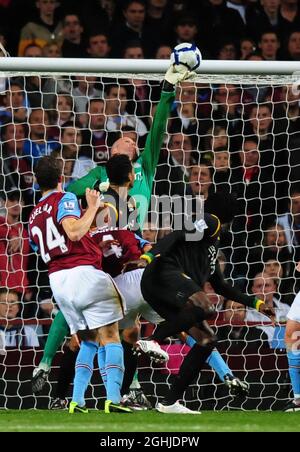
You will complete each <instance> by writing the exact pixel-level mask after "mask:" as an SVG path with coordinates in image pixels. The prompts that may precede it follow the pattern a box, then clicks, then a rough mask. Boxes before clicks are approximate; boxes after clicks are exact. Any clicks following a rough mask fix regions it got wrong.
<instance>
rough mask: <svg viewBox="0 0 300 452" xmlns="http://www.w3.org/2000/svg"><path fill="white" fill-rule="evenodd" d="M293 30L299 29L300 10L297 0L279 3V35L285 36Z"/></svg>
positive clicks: (285, 0) (283, 0)
mask: <svg viewBox="0 0 300 452" xmlns="http://www.w3.org/2000/svg"><path fill="white" fill-rule="evenodd" d="M295 29H298V30H299V29H300V9H299V4H298V1H297V0H281V2H280V34H281V36H287V35H288V34H289V33H291V32H292V31H293V30H295Z"/></svg>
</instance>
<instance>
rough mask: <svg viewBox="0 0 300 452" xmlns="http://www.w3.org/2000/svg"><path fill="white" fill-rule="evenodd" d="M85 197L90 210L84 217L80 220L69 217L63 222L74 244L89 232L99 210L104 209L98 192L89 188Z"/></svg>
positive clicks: (87, 210)
mask: <svg viewBox="0 0 300 452" xmlns="http://www.w3.org/2000/svg"><path fill="white" fill-rule="evenodd" d="M85 196H86V200H87V205H88V208H87V209H86V211H85V213H84V215H83V216H82V217H81V218H79V219H77V218H72V217H67V218H65V219H63V220H62V226H63V228H64V230H65V232H66V234H67V236H68V238H69V239H70V240H71V241H72V242H77V241H78V240H80V239H81V238H82V237H83V236H84V235H85V234H86V233H87V232H88V230H89V229H90V227H91V224H92V222H93V220H94V218H95V215H96V213H97V211H98V209H99V208H101V207H104V204H103V203H102V202H101V201H100V194H99V192H97V191H96V190H90V189H89V188H87V189H86V192H85Z"/></svg>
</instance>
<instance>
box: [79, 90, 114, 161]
mask: <svg viewBox="0 0 300 452" xmlns="http://www.w3.org/2000/svg"><path fill="white" fill-rule="evenodd" d="M87 117H88V122H87V132H88V133H86V135H85V138H84V139H85V142H84V144H85V145H86V146H91V147H92V150H93V160H94V162H96V163H104V162H106V161H107V160H108V158H109V153H108V143H107V140H108V133H107V131H106V129H105V121H106V117H105V115H104V100H103V99H89V101H88V103H87Z"/></svg>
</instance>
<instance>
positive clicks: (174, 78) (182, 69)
mask: <svg viewBox="0 0 300 452" xmlns="http://www.w3.org/2000/svg"><path fill="white" fill-rule="evenodd" d="M194 75H195V72H192V71H189V70H188V69H187V67H186V66H184V65H183V64H178V65H176V69H175V67H174V65H173V64H172V65H171V66H170V67H169V69H168V70H167V72H166V75H165V80H166V81H167V82H168V83H170V84H171V85H176V84H177V83H180V82H183V81H184V80H187V79H188V78H191V77H193V76H194Z"/></svg>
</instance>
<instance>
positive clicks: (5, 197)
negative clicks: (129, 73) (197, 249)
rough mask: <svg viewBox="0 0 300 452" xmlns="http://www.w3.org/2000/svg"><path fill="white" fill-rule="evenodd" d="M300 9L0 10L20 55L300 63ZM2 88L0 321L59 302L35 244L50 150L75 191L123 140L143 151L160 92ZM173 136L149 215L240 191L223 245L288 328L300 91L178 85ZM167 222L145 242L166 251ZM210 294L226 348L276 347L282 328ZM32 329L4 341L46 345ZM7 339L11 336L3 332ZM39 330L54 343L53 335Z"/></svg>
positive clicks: (153, 86)
mask: <svg viewBox="0 0 300 452" xmlns="http://www.w3.org/2000/svg"><path fill="white" fill-rule="evenodd" d="M25 3H26V5H25ZM29 3H30V5H29V6H28V4H29ZM299 8H300V6H299V2H298V1H297V0H281V1H280V0H260V1H251V0H249V1H245V0H232V1H227V2H225V1H223V0H205V1H204V0H200V1H199V0H195V1H193V0H186V1H183V0H182V1H180V0H174V1H168V0H147V1H142V0H129V1H122V0H119V1H118V0H115V1H114V0H111V1H110V0H102V1H101V0H86V1H85V2H84V4H83V2H81V1H74V0H73V1H72V0H61V1H55V0H37V1H35V2H33V1H32V2H23V1H21V0H5V1H0V42H1V43H2V45H3V46H4V48H5V49H6V50H7V51H8V52H9V54H10V55H11V56H26V57H34V58H40V57H61V58H69V57H75V58H124V59H126V58H165V59H168V58H169V57H170V54H171V51H172V48H173V47H174V46H175V45H176V44H178V43H181V42H191V43H195V44H196V45H197V46H198V47H199V48H200V50H201V52H202V55H203V57H204V58H205V59H207V58H209V59H220V60H226V59H227V60H230V59H241V60H245V59H248V60H291V61H292V60H296V61H297V60H299V59H300V9H299ZM12 25H13V26H12ZM153 30H155V33H153ZM216 37H218V39H216ZM3 56H4V55H3ZM125 64H126V63H125ZM0 83H1V92H0V140H1V143H0V144H1V149H0V154H1V171H0V196H1V199H2V206H1V216H0V270H1V279H0V285H1V289H0V296H2V295H3V294H2V291H3V290H4V289H6V288H7V289H8V290H9V294H10V297H9V301H7V312H5V309H4V311H3V310H2V309H1V310H0V318H2V319H6V318H10V319H11V318H12V316H11V310H10V309H9V307H8V305H9V304H10V303H11V300H13V301H12V302H14V303H17V307H18V309H17V310H16V311H15V317H16V318H17V317H18V316H19V317H21V318H25V319H28V318H31V319H32V318H51V316H54V315H55V314H56V312H57V307H56V306H55V300H53V298H52V294H51V291H50V288H49V281H48V276H47V271H46V267H45V265H44V264H43V263H42V261H41V259H40V258H37V256H36V255H35V254H34V253H33V252H32V251H31V250H30V246H29V238H28V219H29V214H30V212H31V210H32V208H33V206H34V205H35V204H36V202H37V201H38V200H39V197H40V193H39V190H38V188H37V186H36V185H35V183H34V179H33V174H34V168H35V165H36V163H37V162H38V160H39V158H40V157H42V156H44V155H50V154H51V155H53V156H55V157H56V158H57V159H59V160H60V162H61V164H62V167H63V174H64V187H65V189H66V190H69V189H70V188H71V191H72V186H73V187H74V184H76V182H77V181H78V180H79V179H81V178H82V177H84V176H87V175H88V174H89V172H90V171H91V170H93V169H94V168H96V167H97V166H99V165H100V166H105V165H106V162H107V160H108V159H109V158H110V156H111V148H112V145H113V144H114V143H115V142H116V141H117V140H118V139H119V138H121V137H123V138H130V139H132V140H133V141H134V142H135V143H136V144H137V146H138V148H139V149H141V154H142V153H143V148H144V146H145V142H146V137H147V135H148V132H149V130H150V128H151V125H152V123H153V116H154V114H155V111H156V108H157V105H158V101H159V95H160V84H159V82H155V81H147V80H137V79H130V80H124V79H113V78H110V79H108V78H104V77H101V76H98V77H97V76H60V77H58V76H56V77H50V76H26V77H11V78H2V79H1V81H0ZM165 132H166V133H165V137H164V140H163V146H162V150H161V152H160V157H159V163H158V165H157V169H156V173H155V179H154V184H153V191H152V199H153V202H152V203H151V206H152V207H151V208H154V209H155V206H156V203H155V200H156V201H157V199H158V198H159V197H160V198H161V197H164V196H172V197H173V198H174V199H176V198H182V197H186V196H188V195H190V196H191V197H193V198H194V199H197V198H199V196H200V195H202V196H203V197H204V199H207V198H208V196H209V194H210V193H214V192H218V191H221V192H229V193H232V194H234V195H235V197H236V198H237V200H238V205H239V212H238V214H237V215H236V217H235V218H234V220H233V222H232V224H230V225H226V226H225V227H224V228H223V230H222V234H221V240H220V249H221V252H222V253H221V258H222V260H223V272H224V275H225V277H226V278H229V279H231V280H233V281H234V283H235V284H236V285H237V286H239V287H240V288H241V290H243V291H245V292H248V293H249V294H256V295H257V296H259V297H260V298H261V299H263V300H264V301H265V302H266V303H267V304H269V306H272V307H274V308H275V311H276V320H277V321H278V322H284V321H286V314H287V311H288V307H289V305H290V304H291V302H292V301H293V298H294V296H295V294H296V293H297V292H298V290H299V287H300V286H299V276H298V277H297V273H296V271H295V263H296V262H298V261H299V260H300V185H299V184H300V183H299V180H300V177H299V176H300V157H299V152H300V151H299V148H300V93H299V92H295V90H294V89H293V87H292V86H291V85H288V86H283V85H282V84H278V85H276V86H272V87H269V86H266V85H254V84H253V85H241V84H229V83H226V84H225V83H224V84H201V83H195V82H192V81H185V82H182V83H181V84H180V86H178V87H177V88H176V98H175V101H174V103H173V105H172V108H171V115H170V118H169V120H168V123H167V128H166V131H165ZM91 188H92V187H91ZM153 206H154V207H153ZM165 213H166V212H162V211H155V212H153V210H152V211H150V212H149V216H148V218H147V220H148V221H146V222H145V224H144V227H143V237H144V238H145V239H147V240H149V241H150V242H152V243H155V242H156V241H158V240H160V238H162V237H163V236H164V235H166V234H168V233H169V232H170V230H171V229H172V226H173V224H172V221H171V223H170V222H168V223H166V222H165V215H164V214H165ZM204 291H205V292H206V293H207V295H208V297H209V298H210V300H211V301H212V302H213V303H214V304H215V305H216V307H217V311H219V312H220V313H221V315H219V316H218V319H219V320H220V319H222V320H223V321H224V322H225V324H226V325H225V327H224V326H223V327H222V328H220V338H221V341H223V340H224V342H226V341H228V340H229V341H230V343H232V342H239V341H240V343H241V344H243V343H244V341H245V340H246V341H248V342H253V343H255V344H256V347H260V344H261V343H262V344H263V346H264V347H267V348H269V347H273V346H274V343H273V338H274V331H275V328H273V327H270V326H268V327H264V326H263V323H264V321H266V320H268V319H266V318H265V317H264V316H263V315H262V314H260V313H258V312H253V310H249V309H248V308H247V309H245V308H244V306H241V305H238V304H237V303H234V302H232V301H231V300H226V299H223V298H222V297H220V296H219V295H217V294H216V293H215V292H214V290H213V288H212V287H211V285H210V284H209V283H206V284H205V286H204ZM4 292H5V291H4ZM224 310H226V312H225V314H224V313H223V311H224ZM239 311H241V312H240V315H239V319H240V321H241V322H245V321H253V322H256V323H262V326H261V327H256V328H255V327H250V328H249V327H243V328H237V327H236V326H234V327H232V326H230V324H231V322H232V321H233V320H234V319H236V317H235V316H236V315H237V314H236V313H237V312H239ZM8 313H10V314H8ZM25 328H26V331H25ZM28 328H29V327H28V326H27V327H26V326H25V327H24V326H23V325H20V326H14V331H16V332H17V333H16V334H20V335H21V336H22V335H23V336H24V337H25V339H26V337H27V339H28V341H27V342H26V340H25V341H19V342H12V341H11V340H10V339H6V345H7V346H16V345H17V346H20V345H21V346H23V345H30V346H31V347H32V346H36V345H37V338H36V337H34V339H32V331H30V333H28V331H29V329H28ZM224 328H229V329H230V334H229V335H228V334H227V333H226V334H224V331H225V330H224ZM271 329H272V331H271ZM249 330H250V331H249ZM1 331H5V335H6V336H7V338H8V336H10V337H11V334H12V333H11V331H10V330H9V329H6V330H5V325H4V324H0V333H1ZM34 332H35V333H36V332H37V333H38V338H39V341H40V342H39V345H40V346H42V347H43V346H44V343H45V338H46V334H47V328H45V327H44V329H42V327H41V326H38V327H36V328H35V329H34ZM1 334H2V336H3V333H1ZM28 334H29V335H28ZM2 336H1V335H0V339H1V337H2ZM9 340H10V342H9ZM4 342H5V340H4ZM257 344H258V345H257ZM0 345H1V342H0ZM241 347H242V345H241ZM0 348H1V347H0Z"/></svg>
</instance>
